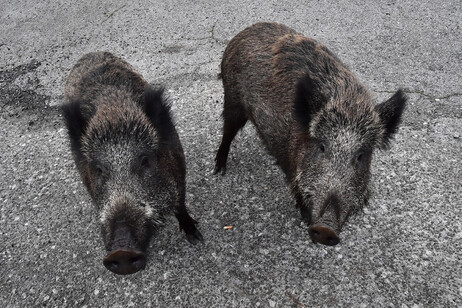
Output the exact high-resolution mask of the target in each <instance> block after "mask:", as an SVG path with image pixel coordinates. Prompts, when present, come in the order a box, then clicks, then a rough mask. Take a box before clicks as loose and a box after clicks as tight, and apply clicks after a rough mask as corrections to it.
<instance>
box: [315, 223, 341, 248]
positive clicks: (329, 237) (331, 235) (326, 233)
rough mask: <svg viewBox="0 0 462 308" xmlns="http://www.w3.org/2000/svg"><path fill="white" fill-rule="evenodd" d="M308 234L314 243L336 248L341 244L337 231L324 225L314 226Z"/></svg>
mask: <svg viewBox="0 0 462 308" xmlns="http://www.w3.org/2000/svg"><path fill="white" fill-rule="evenodd" d="M308 233H309V234H310V237H311V239H312V240H313V242H316V243H320V244H324V245H329V246H335V245H337V244H338V243H339V242H340V239H339V237H338V236H337V234H336V233H335V231H334V230H332V229H331V228H329V227H328V226H326V225H324V224H314V225H312V226H310V227H309V228H308Z"/></svg>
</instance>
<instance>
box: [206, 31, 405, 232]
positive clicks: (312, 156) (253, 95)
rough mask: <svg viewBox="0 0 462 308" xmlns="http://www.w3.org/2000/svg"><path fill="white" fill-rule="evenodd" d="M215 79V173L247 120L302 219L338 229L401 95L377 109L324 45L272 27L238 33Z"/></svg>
mask: <svg viewBox="0 0 462 308" xmlns="http://www.w3.org/2000/svg"><path fill="white" fill-rule="evenodd" d="M221 75H222V81H223V88H224V109H223V119H224V125H223V138H222V141H221V144H220V147H219V149H218V151H217V155H216V158H215V161H216V164H215V173H217V172H219V171H222V174H223V172H224V171H225V170H226V160H227V156H228V153H229V149H230V145H231V142H232V140H233V139H234V137H235V136H236V134H237V132H238V131H239V130H240V129H241V128H242V127H243V126H244V125H245V124H246V122H247V121H248V120H250V121H251V122H252V123H253V124H254V125H255V128H256V130H257V133H258V135H259V137H260V138H261V139H262V141H263V144H264V145H265V147H266V149H267V151H268V152H269V153H270V154H271V155H272V156H274V157H275V158H276V161H277V163H278V165H279V166H280V167H281V169H282V170H283V172H284V173H285V174H286V178H287V180H288V182H289V184H290V187H291V190H292V193H293V195H294V197H295V199H296V202H297V206H298V208H300V210H301V214H302V217H303V218H304V219H307V221H308V222H309V224H318V223H320V224H322V223H326V224H328V225H329V227H330V228H332V229H334V230H335V231H336V232H339V231H340V229H341V227H342V225H343V223H344V222H345V220H346V219H347V217H348V216H349V215H350V213H353V212H354V211H356V210H357V209H359V208H361V207H362V206H363V205H364V204H365V203H367V199H368V198H369V195H370V191H369V187H368V184H369V179H370V165H371V159H372V155H373V152H374V149H376V148H381V147H382V148H383V147H385V146H386V145H388V143H389V141H390V139H391V138H392V136H393V134H395V133H396V131H397V128H398V126H399V122H400V119H401V115H402V112H403V109H404V105H405V101H406V99H405V96H404V94H403V93H402V91H398V92H397V93H396V94H395V95H394V96H393V97H392V98H391V99H390V100H388V101H386V102H384V103H382V104H380V105H377V106H376V107H375V106H374V100H373V96H372V94H371V93H370V92H369V91H368V89H367V88H366V87H365V86H364V85H363V84H362V83H361V82H360V81H359V80H358V79H357V77H356V76H355V75H354V74H353V73H352V72H351V71H350V70H349V69H348V68H347V66H346V65H344V64H343V63H342V62H341V61H340V60H339V59H338V58H337V56H335V55H334V54H333V53H332V52H330V51H329V49H327V47H326V46H324V45H323V44H321V43H319V42H317V41H316V40H314V39H311V38H308V37H305V36H304V35H302V34H300V33H297V32H296V31H294V30H293V29H290V28H288V27H286V26H284V25H281V24H277V23H256V24H254V25H252V26H250V27H247V28H246V29H244V30H243V31H241V32H240V33H239V34H237V35H236V36H235V37H234V38H233V39H232V40H231V41H230V43H229V44H228V46H227V47H226V49H225V52H224V54H223V60H222V62H221ZM326 216H329V217H330V218H329V217H328V218H326Z"/></svg>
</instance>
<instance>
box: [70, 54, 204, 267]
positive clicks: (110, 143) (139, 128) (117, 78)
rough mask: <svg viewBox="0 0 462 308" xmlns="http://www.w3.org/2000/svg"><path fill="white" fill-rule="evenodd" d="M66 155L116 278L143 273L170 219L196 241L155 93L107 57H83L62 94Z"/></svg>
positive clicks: (170, 129)
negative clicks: (155, 238) (92, 209)
mask: <svg viewBox="0 0 462 308" xmlns="http://www.w3.org/2000/svg"><path fill="white" fill-rule="evenodd" d="M65 100H66V103H65V104H64V105H63V115H64V118H65V122H66V125H67V128H68V131H69V137H70V144H71V150H72V153H73V155H74V159H75V163H76V165H77V169H78V171H79V173H80V176H81V178H82V181H83V183H84V184H85V186H86V187H87V189H88V192H89V194H90V196H91V197H92V199H93V201H94V203H95V205H96V208H97V210H98V216H99V220H100V222H101V231H102V236H103V241H104V244H105V246H106V250H107V252H108V255H107V256H106V258H105V259H104V262H103V263H104V265H105V266H106V267H107V268H108V269H109V270H110V271H112V272H114V273H117V274H131V273H134V272H137V271H139V270H141V269H143V268H144V267H145V264H146V254H145V252H146V248H147V246H148V244H149V240H150V238H151V236H152V234H153V233H154V232H155V231H156V230H157V229H158V227H159V226H160V224H161V222H162V221H163V217H164V215H165V214H167V213H169V212H174V214H175V215H176V217H177V219H178V221H179V224H180V228H181V229H183V230H184V231H185V232H186V236H187V239H188V241H189V242H191V243H193V244H194V243H196V242H197V241H198V240H202V236H201V234H200V232H199V231H198V230H197V229H196V227H195V221H194V220H193V219H192V218H191V217H190V216H189V214H188V212H187V210H186V207H185V173H186V167H185V160H184V154H183V149H182V147H181V143H180V140H179V138H178V134H177V132H176V130H175V127H174V124H173V122H172V119H171V116H170V105H169V104H168V102H167V101H166V100H165V98H164V97H163V90H162V89H153V88H152V87H151V86H150V85H149V84H148V83H147V82H146V81H145V80H144V79H143V78H142V77H141V75H139V74H138V73H137V72H136V71H135V70H134V69H133V68H132V67H131V66H130V65H129V64H128V63H127V62H125V61H123V60H122V59H120V58H118V57H116V56H114V55H112V54H110V53H107V52H94V53H89V54H86V55H85V56H83V57H82V58H81V59H80V60H79V61H78V62H77V64H76V65H75V66H74V68H73V69H72V71H71V73H70V75H69V77H68V79H67V83H66V87H65Z"/></svg>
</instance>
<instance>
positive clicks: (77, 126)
mask: <svg viewBox="0 0 462 308" xmlns="http://www.w3.org/2000/svg"><path fill="white" fill-rule="evenodd" d="M61 110H62V113H63V117H64V122H65V123H66V127H67V131H68V134H69V139H70V142H71V150H72V153H74V156H75V160H76V161H81V160H82V155H81V151H80V149H81V148H82V142H81V138H82V135H83V134H84V133H85V130H86V128H87V126H88V120H87V119H85V117H84V116H83V115H82V112H81V111H80V102H78V101H71V102H69V103H68V104H64V105H62V106H61Z"/></svg>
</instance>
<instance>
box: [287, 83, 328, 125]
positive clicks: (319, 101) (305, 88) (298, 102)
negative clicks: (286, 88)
mask: <svg viewBox="0 0 462 308" xmlns="http://www.w3.org/2000/svg"><path fill="white" fill-rule="evenodd" d="M319 89H320V87H319V85H318V84H317V83H316V82H315V81H314V80H313V79H311V78H310V77H309V76H308V75H306V76H304V77H302V78H300V80H299V81H298V82H297V85H296V88H295V102H294V116H295V119H296V120H297V122H298V123H299V124H300V126H301V127H302V128H307V127H308V125H309V124H310V122H311V120H312V119H313V116H314V115H315V114H316V113H317V112H318V111H319V110H320V109H321V107H322V105H323V103H324V102H325V101H326V99H325V97H324V95H323V94H322V93H321V92H320V90H319Z"/></svg>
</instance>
